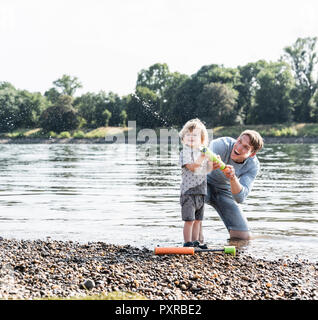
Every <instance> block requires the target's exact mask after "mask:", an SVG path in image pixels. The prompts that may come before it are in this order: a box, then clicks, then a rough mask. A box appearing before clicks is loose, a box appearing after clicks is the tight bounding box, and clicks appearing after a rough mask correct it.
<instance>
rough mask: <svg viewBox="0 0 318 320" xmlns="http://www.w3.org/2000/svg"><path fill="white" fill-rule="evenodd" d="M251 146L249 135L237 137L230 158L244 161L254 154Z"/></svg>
mask: <svg viewBox="0 0 318 320" xmlns="http://www.w3.org/2000/svg"><path fill="white" fill-rule="evenodd" d="M255 154H256V152H254V149H253V146H251V144H250V137H249V136H247V135H243V136H240V137H238V138H237V140H236V142H235V144H234V146H233V149H232V152H231V159H232V160H233V161H235V162H238V163H240V162H244V161H245V160H246V159H247V158H249V157H253V156H255Z"/></svg>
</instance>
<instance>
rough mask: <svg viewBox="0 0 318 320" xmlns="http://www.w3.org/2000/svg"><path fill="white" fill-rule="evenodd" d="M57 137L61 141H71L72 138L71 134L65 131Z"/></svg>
mask: <svg viewBox="0 0 318 320" xmlns="http://www.w3.org/2000/svg"><path fill="white" fill-rule="evenodd" d="M57 137H58V138H60V139H69V138H71V134H70V133H69V132H68V131H63V132H61V133H60V134H59V135H58V136H57Z"/></svg>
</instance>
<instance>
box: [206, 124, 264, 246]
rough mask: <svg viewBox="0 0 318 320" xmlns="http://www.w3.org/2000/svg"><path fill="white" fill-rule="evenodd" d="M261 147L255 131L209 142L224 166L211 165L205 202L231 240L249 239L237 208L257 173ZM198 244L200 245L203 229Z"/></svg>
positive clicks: (244, 223) (247, 230)
mask: <svg viewBox="0 0 318 320" xmlns="http://www.w3.org/2000/svg"><path fill="white" fill-rule="evenodd" d="M262 147H263V139H262V137H261V136H260V134H259V133H258V132H256V131H254V130H245V131H243V132H242V133H241V134H240V136H239V137H238V138H237V140H235V139H233V138H230V137H224V138H218V139H215V140H213V141H212V142H211V144H210V149H211V150H212V151H213V152H214V153H215V154H216V155H218V157H219V158H220V159H221V160H222V161H223V162H224V163H225V164H226V167H227V170H226V171H221V170H220V169H219V168H220V164H219V163H217V162H213V171H212V172H211V173H209V174H208V175H207V196H206V203H207V204H209V205H211V206H213V207H214V208H215V210H216V211H217V213H218V214H219V216H220V217H221V219H222V220H223V222H224V224H225V226H226V228H227V230H228V231H229V234H230V238H231V239H242V240H249V239H251V236H252V235H251V232H250V231H249V228H248V224H247V220H246V218H245V216H244V214H243V212H242V210H241V208H240V207H239V205H238V204H239V203H242V202H243V201H244V200H245V199H246V197H247V195H248V194H249V192H250V191H251V189H252V186H253V183H254V180H255V178H256V176H257V174H258V172H259V168H260V165H259V161H258V159H257V157H256V153H257V152H258V151H259V150H261V149H262ZM200 241H201V242H203V234H202V226H201V232H200Z"/></svg>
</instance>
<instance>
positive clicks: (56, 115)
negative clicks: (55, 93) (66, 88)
mask: <svg viewBox="0 0 318 320" xmlns="http://www.w3.org/2000/svg"><path fill="white" fill-rule="evenodd" d="M72 101H73V99H72V97H70V96H66V95H61V96H60V97H59V99H58V101H57V103H56V104H54V105H53V106H50V107H48V108H47V109H45V110H44V111H43V112H42V114H41V116H40V124H41V127H42V128H43V129H44V130H45V131H47V132H48V131H54V132H61V131H66V130H73V129H76V128H77V127H78V125H79V119H78V116H77V112H76V110H75V109H74V108H73V106H72Z"/></svg>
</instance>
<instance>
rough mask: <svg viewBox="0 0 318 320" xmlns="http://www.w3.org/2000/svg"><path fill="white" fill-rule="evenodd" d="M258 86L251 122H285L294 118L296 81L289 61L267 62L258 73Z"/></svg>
mask: <svg viewBox="0 0 318 320" xmlns="http://www.w3.org/2000/svg"><path fill="white" fill-rule="evenodd" d="M257 87H258V88H257V90H256V94H255V105H254V107H253V108H252V110H251V112H250V114H249V116H250V117H251V119H250V120H249V121H250V123H262V124H270V123H274V122H276V123H284V122H290V121H291V120H292V119H293V110H294V107H293V101H292V99H291V92H292V90H293V89H294V87H295V81H294V79H293V76H292V73H291V70H290V66H289V65H288V64H287V63H284V62H270V63H266V65H265V67H264V68H263V69H262V70H261V71H260V72H259V73H258V74H257Z"/></svg>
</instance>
